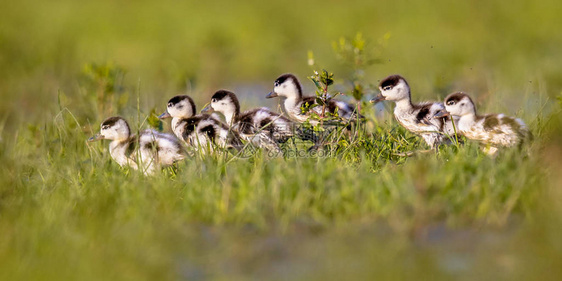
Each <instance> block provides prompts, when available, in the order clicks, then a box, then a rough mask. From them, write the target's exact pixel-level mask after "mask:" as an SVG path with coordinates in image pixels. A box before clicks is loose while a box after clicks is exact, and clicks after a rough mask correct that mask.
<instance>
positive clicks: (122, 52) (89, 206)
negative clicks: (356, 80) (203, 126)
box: [0, 0, 562, 280]
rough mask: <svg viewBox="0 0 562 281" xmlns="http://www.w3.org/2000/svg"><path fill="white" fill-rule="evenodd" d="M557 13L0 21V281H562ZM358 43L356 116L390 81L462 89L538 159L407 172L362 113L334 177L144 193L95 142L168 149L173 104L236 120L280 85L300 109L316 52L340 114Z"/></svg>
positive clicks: (396, 10) (506, 155)
mask: <svg viewBox="0 0 562 281" xmlns="http://www.w3.org/2000/svg"><path fill="white" fill-rule="evenodd" d="M559 6H560V4H559V3H558V1H554V0H544V1H538V2H537V1H535V2H528V1H515V2H513V3H509V4H506V3H504V2H502V1H487V2H485V3H484V2H482V3H481V2H465V3H455V4H454V5H453V4H452V3H450V2H447V1H432V2H431V3H426V2H423V3H422V2H420V3H414V2H412V1H393V2H389V3H376V2H373V1H351V2H349V1H348V2H341V3H340V2H337V3H336V2H333V3H332V2H330V3H321V2H318V1H312V2H302V1H288V2H287V1H284V2H275V3H269V2H267V3H266V2H263V3H262V2H260V1H244V2H237V3H231V2H228V3H227V2H223V1H219V2H201V1H188V2H182V3H176V2H175V1H164V2H158V3H156V2H155V3H151V2H148V1H141V2H135V3H122V2H115V1H97V2H95V3H94V2H92V3H77V2H76V3H75V2H73V1H64V0H63V1H55V2H53V3H49V4H46V3H39V2H37V1H32V0H30V1H27V0H24V1H18V2H12V3H7V4H6V5H4V6H3V7H2V10H3V14H2V17H1V18H0V75H1V76H2V79H0V97H1V98H2V99H3V101H2V103H1V104H0V163H2V164H1V169H0V233H2V239H0V264H1V265H2V266H1V269H2V270H0V279H2V280H88V279H91V280H142V279H147V280H155V279H156V280H172V279H188V280H201V279H203V280H207V279H219V280H220V279H222V280H247V279H258V280H263V279H279V280H281V279H283V280H287V279H290V280H295V279H298V280H325V279H338V280H341V279H347V280H349V279H351V280H354V279H373V278H378V279H406V278H407V279H416V278H417V279H463V277H464V279H470V280H474V279H508V280H514V279H536V277H537V276H544V278H545V279H548V278H552V279H556V277H558V276H560V274H561V272H560V268H562V265H561V264H560V261H562V258H561V254H560V253H561V252H562V244H561V243H560V239H559V234H560V231H562V230H561V229H560V225H562V221H561V220H562V208H561V207H560V204H559V201H560V198H562V193H561V192H560V190H559V187H560V185H561V184H562V181H561V180H560V179H561V178H562V177H560V175H559V171H560V168H561V167H562V164H561V162H560V156H561V155H562V149H561V148H560V143H561V142H562V137H561V136H562V130H561V127H562V126H561V124H562V114H561V113H560V112H561V110H562V107H561V106H562V103H561V100H560V97H561V91H562V79H560V77H561V75H562V71H561V68H560V67H559V66H560V65H561V62H562V55H561V54H562V53H560V52H559V46H560V44H561V43H562V35H561V34H562V33H560V32H559V30H560V27H561V26H562V22H561V21H562V20H561V18H560V16H559V12H558V10H559ZM357 32H362V35H363V37H364V38H365V39H366V40H367V43H368V47H369V48H372V49H369V51H370V52H372V53H371V54H372V55H373V56H374V57H375V58H376V59H379V60H380V62H382V63H378V64H373V65H371V66H368V67H366V68H365V69H361V70H364V72H361V73H362V74H363V75H364V76H363V77H362V78H363V79H362V83H364V84H363V85H364V86H365V89H370V90H368V91H367V92H366V96H365V97H364V100H363V102H365V101H366V98H368V96H370V95H373V94H374V91H375V90H376V85H377V84H378V80H380V79H381V78H383V77H385V76H386V75H389V74H394V73H400V74H402V75H404V76H405V77H406V78H407V79H408V82H409V83H410V86H412V98H413V100H414V101H421V100H424V99H432V100H438V99H442V98H443V97H445V96H446V95H447V94H448V93H450V92H452V91H458V90H462V91H465V92H467V93H469V94H471V96H473V97H474V99H475V101H476V103H477V106H478V109H479V111H480V112H482V113H485V112H498V113H500V112H501V113H506V114H508V115H514V116H517V117H519V118H522V119H523V120H524V121H525V122H526V123H527V124H528V125H529V127H530V129H531V131H532V132H533V134H534V140H533V141H532V142H530V143H527V144H526V145H525V146H524V147H523V149H521V150H518V149H512V150H509V149H508V150H504V151H502V152H501V153H500V155H499V156H498V157H496V158H491V157H488V156H486V155H485V154H484V153H483V152H482V151H481V149H480V148H479V146H478V144H476V143H473V142H470V141H468V142H466V143H465V144H464V145H460V146H458V147H457V146H442V147H440V148H439V149H438V151H435V152H430V153H420V152H419V151H420V150H425V149H427V147H425V144H424V143H423V141H421V139H420V138H419V137H417V136H415V135H413V134H411V133H409V132H407V131H406V130H404V129H403V128H402V127H400V126H399V125H398V124H396V123H395V122H394V121H393V119H392V116H391V109H392V105H390V104H388V103H387V104H384V105H383V106H378V107H377V110H375V108H374V107H372V105H369V104H366V103H363V104H362V107H363V113H364V114H365V116H367V119H368V121H367V122H366V123H365V124H364V125H363V126H362V127H360V131H359V132H351V133H349V132H344V131H342V132H340V133H338V134H337V135H336V136H335V141H334V142H333V143H332V144H331V145H328V146H326V147H323V149H324V150H326V151H329V152H330V154H329V155H330V157H310V154H307V153H305V154H304V155H305V156H306V157H290V156H289V157H269V156H268V155H267V153H263V152H261V151H258V153H256V154H254V155H251V156H250V157H245V158H237V157H234V156H233V154H229V153H226V154H219V155H206V156H205V155H195V156H194V157H192V159H188V160H187V161H184V162H181V163H178V165H177V166H176V167H174V168H168V169H165V170H163V171H161V172H159V173H157V174H156V175H154V176H151V177H145V176H143V175H142V174H141V173H139V172H137V171H134V170H129V169H127V168H121V167H119V166H118V165H117V164H116V163H115V162H113V160H112V159H111V157H110V156H109V153H108V143H107V142H100V143H95V144H88V143H87V142H86V139H87V138H88V137H90V136H92V135H93V133H95V131H96V130H97V129H98V128H99V123H100V122H101V121H102V120H103V119H105V118H106V117H108V116H109V115H122V116H123V117H125V118H127V119H128V120H129V121H130V122H131V125H132V127H133V128H135V129H134V130H137V129H141V128H146V127H148V126H155V127H157V128H162V129H163V130H165V131H167V130H169V126H168V124H158V123H157V122H158V121H157V120H155V119H154V113H159V112H161V111H162V110H163V109H164V106H165V102H166V101H167V100H168V99H169V98H170V97H171V96H174V95H176V94H178V93H182V94H189V95H191V96H193V97H194V99H195V101H196V103H197V105H203V104H204V103H206V102H208V99H209V97H210V96H211V95H212V93H214V91H216V90H217V89H220V88H226V89H231V90H234V91H235V92H236V93H237V94H239V96H240V97H241V102H242V109H247V108H251V107H254V106H270V107H271V108H273V109H276V104H274V103H271V102H269V101H266V100H265V99H264V96H265V94H266V93H267V92H269V91H271V87H272V82H273V80H274V79H275V78H276V77H277V76H278V75H279V74H282V73H286V72H292V73H295V74H297V75H298V76H299V78H300V79H301V82H302V83H303V86H304V88H305V90H306V91H307V93H310V94H312V93H313V90H314V85H313V84H312V83H311V82H310V81H307V80H306V76H307V75H310V74H311V71H310V68H309V66H307V64H306V62H307V58H308V57H307V53H308V51H312V52H313V53H314V59H315V63H316V65H315V66H314V67H315V68H316V67H318V69H322V68H326V69H328V70H330V71H333V72H334V74H335V84H336V86H334V88H335V90H337V91H344V92H347V93H349V91H350V89H351V88H350V81H353V79H352V78H351V77H350V75H351V74H350V73H352V72H351V71H350V68H349V66H348V65H345V64H342V63H341V61H338V60H337V56H335V55H334V53H333V50H332V48H331V46H332V42H334V41H337V40H338V39H339V38H340V37H341V36H345V37H348V38H354V36H356V34H357ZM338 42H339V41H338ZM351 96H352V95H348V96H338V97H337V98H338V99H345V100H350V99H351ZM557 98H558V99H557ZM198 109H200V107H199V108H198ZM288 146H289V148H295V147H291V146H290V145H288ZM309 146H310V143H305V144H301V145H300V146H296V148H298V149H302V150H303V151H306V149H307V148H308V147H309ZM321 151H322V150H321ZM411 152H414V153H413V154H412V155H411V156H405V155H410V154H411ZM541 278H542V277H541Z"/></svg>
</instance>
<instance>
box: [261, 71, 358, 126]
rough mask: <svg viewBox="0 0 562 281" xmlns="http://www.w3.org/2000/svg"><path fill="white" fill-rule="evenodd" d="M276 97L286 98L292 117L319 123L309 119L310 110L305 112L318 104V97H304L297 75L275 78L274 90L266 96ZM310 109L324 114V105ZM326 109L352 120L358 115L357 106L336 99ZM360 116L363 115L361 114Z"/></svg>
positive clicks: (297, 119)
mask: <svg viewBox="0 0 562 281" xmlns="http://www.w3.org/2000/svg"><path fill="white" fill-rule="evenodd" d="M275 97H281V98H284V99H285V101H284V103H283V106H284V108H285V111H286V112H287V114H288V115H289V117H290V118H291V119H293V120H295V121H297V122H300V123H302V122H305V121H307V120H308V121H309V122H310V123H311V124H312V125H316V124H318V123H319V121H318V120H312V119H309V117H310V112H303V110H305V109H306V108H307V107H308V108H310V106H312V105H314V104H316V97H315V96H309V97H303V95H302V87H301V84H300V82H299V80H298V79H297V77H296V76H295V75H293V74H283V75H281V76H279V78H277V79H276V80H275V83H274V87H273V92H271V93H269V94H268V95H267V96H266V98H268V99H270V98H275ZM310 110H313V111H314V112H315V113H317V114H318V115H320V114H322V106H316V107H313V108H310ZM325 110H326V112H327V113H331V114H335V113H336V112H337V113H338V115H339V117H342V118H343V119H345V120H349V121H352V120H353V119H354V118H357V116H358V114H357V110H356V109H355V107H353V106H352V105H350V104H348V103H345V102H343V101H338V100H334V99H331V100H330V101H329V102H328V104H327V106H326V108H325ZM359 118H363V117H362V116H361V115H359Z"/></svg>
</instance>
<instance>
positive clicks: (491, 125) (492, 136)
mask: <svg viewBox="0 0 562 281" xmlns="http://www.w3.org/2000/svg"><path fill="white" fill-rule="evenodd" d="M445 109H446V111H442V112H441V113H440V114H438V115H437V116H436V117H437V118H439V117H442V116H447V115H452V116H457V117H458V121H455V124H456V125H457V129H458V131H459V132H460V133H461V134H462V135H464V136H465V137H466V138H468V139H473V140H477V141H479V142H481V143H483V144H486V145H487V146H488V147H486V148H485V149H484V151H485V152H486V153H488V154H491V155H493V154H495V153H496V152H497V150H498V147H500V146H501V147H514V146H517V145H520V144H522V143H523V141H524V139H525V138H527V137H530V133H529V130H528V128H527V126H526V125H525V123H524V122H523V121H522V120H521V119H518V118H514V117H509V116H505V115H504V114H487V115H478V114H477V113H476V107H475V106H474V102H473V101H472V99H471V98H470V96H468V95H467V94H465V93H462V92H456V93H452V94H450V95H448V96H447V97H446V98H445Z"/></svg>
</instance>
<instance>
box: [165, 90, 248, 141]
mask: <svg viewBox="0 0 562 281" xmlns="http://www.w3.org/2000/svg"><path fill="white" fill-rule="evenodd" d="M195 112H196V110H195V103H194V102H193V99H191V97H189V96H187V95H180V96H175V97H173V98H171V99H170V100H169V101H168V105H167V108H166V112H164V113H162V115H160V116H159V118H160V119H165V118H170V117H171V118H172V124H171V127H172V131H173V132H174V134H175V135H176V136H177V137H178V138H179V139H181V140H183V141H185V142H186V143H187V144H188V145H190V146H193V147H195V148H199V147H209V148H212V147H211V144H217V145H219V146H221V147H225V148H236V149H241V148H242V146H243V144H242V142H241V140H240V136H238V134H237V133H236V132H233V131H232V130H230V129H229V128H228V126H227V125H226V124H224V123H223V122H221V121H220V120H218V119H216V118H215V117H213V116H211V115H207V114H200V115H195Z"/></svg>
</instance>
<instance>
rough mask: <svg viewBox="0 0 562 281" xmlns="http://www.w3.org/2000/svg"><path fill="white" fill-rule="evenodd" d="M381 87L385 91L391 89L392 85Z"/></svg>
mask: <svg viewBox="0 0 562 281" xmlns="http://www.w3.org/2000/svg"><path fill="white" fill-rule="evenodd" d="M382 89H383V90H385V91H388V90H390V89H392V87H390V86H386V87H384V88H382Z"/></svg>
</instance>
